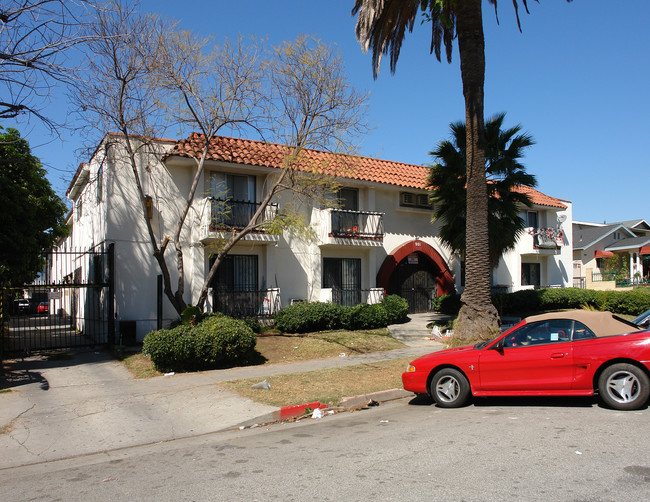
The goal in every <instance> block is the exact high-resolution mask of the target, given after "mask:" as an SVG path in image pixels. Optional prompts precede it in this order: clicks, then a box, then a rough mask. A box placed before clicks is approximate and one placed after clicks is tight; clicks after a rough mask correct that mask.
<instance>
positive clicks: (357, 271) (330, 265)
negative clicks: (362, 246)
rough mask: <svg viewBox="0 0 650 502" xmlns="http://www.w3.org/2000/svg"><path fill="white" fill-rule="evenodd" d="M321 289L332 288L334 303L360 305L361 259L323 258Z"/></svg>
mask: <svg viewBox="0 0 650 502" xmlns="http://www.w3.org/2000/svg"><path fill="white" fill-rule="evenodd" d="M323 287H324V288H332V300H333V301H334V303H338V304H340V305H348V306H354V305H358V304H359V303H361V259H360V258H323Z"/></svg>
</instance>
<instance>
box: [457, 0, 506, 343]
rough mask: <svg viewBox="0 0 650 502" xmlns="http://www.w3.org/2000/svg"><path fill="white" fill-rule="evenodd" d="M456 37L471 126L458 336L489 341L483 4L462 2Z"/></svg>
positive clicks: (493, 319) (493, 318)
mask: <svg viewBox="0 0 650 502" xmlns="http://www.w3.org/2000/svg"><path fill="white" fill-rule="evenodd" d="M457 9H458V10H457V16H456V32H457V34H458V48H459V52H460V70H461V78H462V80H463V95H464V97H465V123H466V125H467V128H466V131H467V166H466V167H467V215H466V218H467V220H466V221H467V229H466V236H465V239H466V251H465V271H466V272H465V273H466V276H465V284H466V286H465V291H464V292H463V295H462V297H461V304H462V307H461V310H460V314H459V316H458V324H457V326H456V334H457V335H458V336H459V337H461V338H469V337H481V338H487V337H489V336H490V334H491V332H492V329H494V327H497V326H498V324H499V315H498V312H497V310H496V308H495V307H494V305H493V304H492V299H491V296H490V275H491V269H490V261H489V251H488V250H489V246H488V244H489V238H488V194H487V182H486V176H485V138H484V136H485V127H484V123H483V121H484V119H483V84H484V80H485V41H484V37H483V19H482V13H481V0H463V1H462V2H458V7H457Z"/></svg>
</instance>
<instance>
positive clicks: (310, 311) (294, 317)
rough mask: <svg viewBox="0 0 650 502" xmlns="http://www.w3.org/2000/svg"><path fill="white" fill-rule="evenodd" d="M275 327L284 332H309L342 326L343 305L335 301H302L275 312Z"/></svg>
mask: <svg viewBox="0 0 650 502" xmlns="http://www.w3.org/2000/svg"><path fill="white" fill-rule="evenodd" d="M275 327H276V328H277V329H279V330H280V331H283V332H284V333H309V332H313V331H324V330H330V329H337V328H340V327H341V307H340V306H339V305H336V304H334V303H323V302H300V303H294V304H293V305H289V306H288V307H286V308H284V309H282V310H281V311H280V312H278V313H277V314H275Z"/></svg>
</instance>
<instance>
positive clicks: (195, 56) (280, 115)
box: [76, 5, 365, 314]
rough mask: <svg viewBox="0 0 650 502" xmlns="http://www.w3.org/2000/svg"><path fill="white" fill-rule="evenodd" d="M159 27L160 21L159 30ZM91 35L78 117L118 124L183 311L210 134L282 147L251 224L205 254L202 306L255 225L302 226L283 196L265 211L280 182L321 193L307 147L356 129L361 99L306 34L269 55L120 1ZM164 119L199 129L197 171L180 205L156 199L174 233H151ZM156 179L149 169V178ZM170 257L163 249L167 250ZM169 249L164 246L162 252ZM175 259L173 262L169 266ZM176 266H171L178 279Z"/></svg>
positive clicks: (102, 126)
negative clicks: (187, 256) (179, 27)
mask: <svg viewBox="0 0 650 502" xmlns="http://www.w3.org/2000/svg"><path fill="white" fill-rule="evenodd" d="M163 28H164V29H163ZM94 30H95V31H94V32H93V35H95V36H97V41H96V43H94V44H93V46H92V51H93V62H92V64H91V71H92V78H91V79H88V82H89V84H88V86H87V87H86V88H85V89H84V91H83V92H80V93H77V95H76V98H77V101H78V104H79V107H80V111H81V113H82V115H83V116H84V117H85V118H86V120H87V122H88V123H89V124H92V125H93V128H94V130H95V131H98V132H100V133H101V134H103V133H104V132H106V131H110V130H117V131H118V132H119V133H120V137H119V142H121V143H122V144H123V148H124V151H125V153H126V155H125V156H124V161H125V163H126V164H127V165H128V166H130V169H131V171H132V172H133V179H134V182H135V186H136V189H137V193H138V196H139V199H140V206H141V213H142V217H143V218H144V221H145V222H146V226H147V232H148V236H149V240H150V242H151V245H152V249H153V255H154V257H155V259H156V260H157V262H158V265H159V267H160V269H161V271H162V275H163V283H164V292H165V294H166V296H167V298H168V299H169V300H170V302H171V304H172V305H173V306H174V308H175V310H176V311H177V312H178V313H179V314H180V313H182V312H183V310H184V309H185V307H186V305H187V304H186V299H185V280H186V279H185V275H186V274H185V265H184V251H185V249H184V243H187V242H188V240H189V234H190V231H189V228H188V227H189V225H188V215H189V214H190V213H191V211H192V209H193V207H195V198H196V196H197V190H198V189H199V185H200V182H201V180H202V179H203V178H202V175H203V172H204V167H205V163H206V161H207V160H219V159H216V158H214V156H213V155H212V156H211V155H209V153H210V141H211V139H212V138H214V137H215V136H216V135H217V134H218V133H220V131H221V130H222V129H225V130H226V131H228V132H232V131H239V130H242V129H244V128H248V129H249V130H251V131H254V132H255V133H256V134H257V135H258V136H259V137H260V138H262V139H265V140H275V141H282V142H283V144H287V145H289V146H287V148H286V155H285V160H284V168H283V169H280V170H278V174H277V175H276V176H274V177H269V178H268V184H267V186H266V187H265V190H264V196H263V200H262V201H261V202H260V203H259V204H258V206H257V210H256V212H255V214H254V215H253V216H252V218H251V219H250V221H249V223H248V224H247V225H245V227H244V228H241V229H232V230H231V231H230V232H226V233H225V234H224V236H223V238H222V239H220V241H219V244H218V245H217V246H215V247H214V249H212V250H211V251H212V252H213V253H214V255H215V261H214V264H213V265H212V267H211V269H210V271H209V273H208V275H207V276H206V278H205V280H204V283H203V286H202V288H201V293H200V296H199V299H198V301H197V305H198V306H199V307H200V308H201V309H203V308H204V304H205V300H206V297H207V292H208V286H209V284H210V282H211V280H212V278H213V277H214V274H215V273H216V270H217V268H218V266H219V264H220V263H221V261H222V260H223V258H224V257H225V256H226V254H227V253H228V252H229V251H230V250H231V249H232V247H233V246H234V245H235V244H236V243H237V242H239V241H240V240H241V239H242V238H244V237H245V236H246V235H248V234H249V233H251V232H252V231H254V230H256V229H259V228H264V229H265V230H266V231H269V232H275V233H280V232H282V231H283V230H287V229H288V230H296V231H299V230H300V229H301V228H302V229H305V227H306V223H305V222H304V221H301V219H300V218H299V217H298V216H297V213H296V212H295V211H292V210H291V207H290V205H289V204H287V205H283V210H282V211H280V212H270V211H267V208H268V207H269V204H271V203H272V201H273V200H274V198H275V197H277V196H279V194H280V193H281V192H283V191H287V190H290V191H292V192H293V193H295V194H297V196H296V200H300V198H301V197H304V196H309V197H313V196H314V195H315V194H317V193H319V192H320V191H321V190H320V187H322V186H324V185H325V184H326V183H325V182H324V181H323V180H326V179H331V176H327V175H324V174H323V173H322V166H320V169H311V168H310V166H307V165H305V162H304V159H302V155H301V154H302V152H303V150H304V149H305V148H309V147H319V148H323V149H325V148H328V149H332V147H333V146H334V147H337V148H339V147H340V145H341V144H343V142H344V141H346V139H347V138H349V137H350V136H352V135H354V133H355V132H360V131H362V130H363V127H364V124H363V121H362V114H361V110H362V109H363V105H364V102H365V96H362V95H359V94H357V93H356V92H354V91H353V90H351V89H350V88H349V86H347V84H346V83H345V80H344V77H343V74H342V67H341V61H340V58H338V57H336V56H335V55H334V54H333V53H332V51H331V50H330V49H327V48H325V47H324V46H323V45H322V44H320V43H318V42H316V41H314V40H311V39H308V38H301V39H299V40H298V41H297V42H295V43H292V44H291V43H287V44H284V45H283V46H282V47H281V48H278V49H277V50H276V51H275V52H274V53H272V54H268V53H266V52H264V51H263V48H262V47H261V45H260V44H259V43H256V42H249V43H248V44H244V43H243V41H242V40H238V41H237V42H236V43H232V44H231V43H225V44H223V45H221V46H217V45H213V44H211V43H210V41H209V40H205V39H199V38H197V37H195V36H193V35H192V34H191V33H189V32H179V31H176V30H175V27H174V25H171V26H170V24H169V23H165V24H164V26H163V23H162V21H161V20H159V19H156V18H155V17H152V16H143V15H140V14H138V13H136V12H135V11H134V10H133V9H128V8H124V7H121V6H119V5H117V6H115V8H113V9H112V10H111V11H110V12H108V11H105V12H102V13H100V14H99V16H98V21H97V23H96V24H95V25H94ZM166 120H171V123H172V124H174V126H176V127H179V128H180V130H181V131H188V130H191V131H196V134H194V135H193V136H192V137H194V138H198V142H199V144H200V147H199V148H198V149H191V151H189V152H186V153H187V155H186V156H189V157H191V158H192V159H193V160H194V164H195V165H194V170H193V171H192V175H191V182H190V185H189V189H188V191H187V193H186V194H183V196H182V198H183V199H184V200H183V201H182V204H180V203H179V201H178V200H174V201H171V200H170V199H169V198H167V199H165V198H164V197H161V198H160V199H159V200H156V201H153V203H154V204H159V205H161V206H162V205H166V207H165V209H166V210H167V213H168V214H169V213H170V211H169V209H170V208H169V207H167V206H174V207H176V208H177V210H176V212H175V215H174V218H175V221H174V222H173V223H171V225H172V226H173V231H170V232H169V233H167V232H160V231H157V230H156V229H155V228H154V226H153V224H152V218H151V216H150V214H149V211H150V209H149V206H150V204H151V203H152V200H151V197H150V196H149V195H147V193H146V192H145V188H144V183H143V180H142V173H143V172H145V173H149V174H150V173H151V172H153V170H154V169H155V168H156V166H160V162H161V151H160V149H158V150H157V149H156V145H157V144H158V143H157V142H156V141H155V140H154V138H156V137H161V136H162V135H163V132H164V131H165V127H166V126H169V125H170V123H169V122H165V121H166ZM157 182H158V183H160V181H159V180H157V179H156V176H153V175H149V176H148V179H147V183H148V184H150V185H152V184H155V183H157ZM170 246H172V247H173V249H174V257H173V258H171V261H170V258H169V257H168V256H167V255H168V254H169V253H168V248H169V247H170ZM166 253H167V254H166ZM172 262H173V263H174V266H172ZM172 272H173V273H174V274H175V275H176V284H175V285H174V284H173V279H172V275H173V274H172Z"/></svg>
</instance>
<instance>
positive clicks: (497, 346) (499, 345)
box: [491, 338, 503, 352]
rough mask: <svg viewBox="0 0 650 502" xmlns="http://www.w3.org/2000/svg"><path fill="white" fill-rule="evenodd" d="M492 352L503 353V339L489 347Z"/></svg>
mask: <svg viewBox="0 0 650 502" xmlns="http://www.w3.org/2000/svg"><path fill="white" fill-rule="evenodd" d="M491 348H492V349H494V350H498V351H499V352H503V338H502V339H501V340H499V341H498V342H497V343H495V344H494V345H492V347H491Z"/></svg>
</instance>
